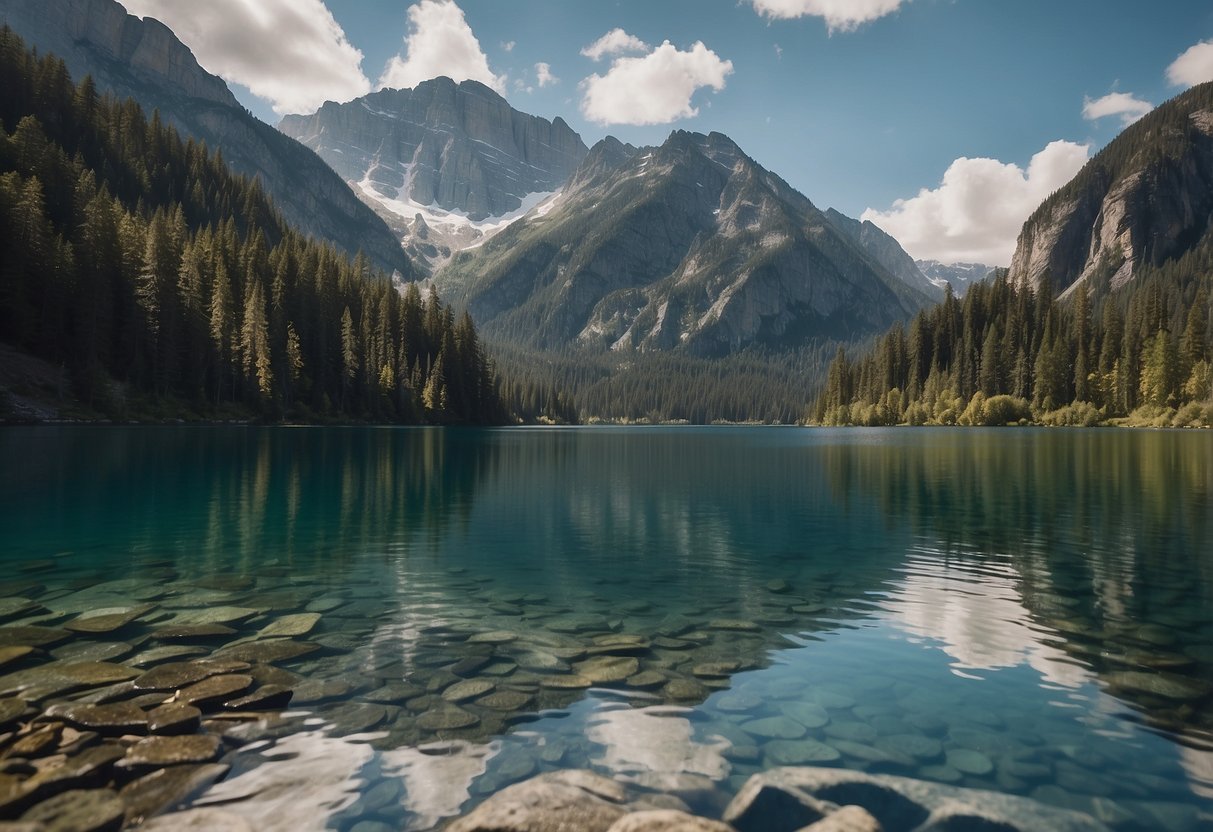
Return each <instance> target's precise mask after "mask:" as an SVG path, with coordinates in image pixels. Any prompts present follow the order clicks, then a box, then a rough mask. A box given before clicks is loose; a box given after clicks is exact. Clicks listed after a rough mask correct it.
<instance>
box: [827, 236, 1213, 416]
mask: <svg viewBox="0 0 1213 832" xmlns="http://www.w3.org/2000/svg"><path fill="white" fill-rule="evenodd" d="M1211 294H1213V231H1210V232H1209V233H1207V234H1206V235H1205V237H1204V238H1203V239H1202V240H1201V242H1200V243H1199V244H1198V245H1196V246H1194V247H1192V248H1191V249H1189V251H1188V252H1187V253H1186V254H1185V255H1184V256H1183V257H1181V258H1178V259H1175V260H1172V261H1168V262H1167V263H1165V264H1163V265H1162V266H1159V267H1148V266H1141V267H1139V268H1138V270H1137V273H1136V276H1135V277H1134V279H1133V281H1132V282H1131V283H1130V284H1129V285H1128V286H1126V287H1123V288H1122V289H1120V290H1117V291H1113V292H1108V293H1100V294H1099V295H1097V296H1095V297H1092V295H1091V294H1089V292H1088V287H1087V286H1086V285H1085V284H1079V285H1078V286H1077V287H1076V288H1075V289H1074V290H1073V291H1072V292H1070V293H1069V295H1068V296H1067V297H1065V298H1063V299H1060V300H1058V299H1054V298H1053V297H1052V296H1051V294H1050V289H1049V287H1048V285H1047V283H1046V285H1045V286H1043V287H1042V288H1041V289H1040V291H1039V292H1036V291H1033V290H1032V289H1031V288H1030V287H1028V286H1022V285H1013V284H1012V283H1011V282H1009V281H1008V280H1007V279H1006V273H1005V272H1000V273H998V274H997V275H996V276H995V277H994V278H993V279H991V280H989V281H987V282H985V283H982V284H978V285H976V286H974V287H972V288H971V289H970V290H969V292H968V293H967V294H966V295H965V298H964V301H963V302H961V301H958V300H957V299H956V298H955V297H954V296H953V295H952V293H951V292H950V291H949V292H948V294H947V296H946V298H945V300H944V301H943V303H941V304H939V305H938V306H936V307H934V308H932V309H929V310H925V311H923V312H922V313H920V314H919V315H918V316H917V317H915V318H914V320H913V321H912V322H911V324H910V327H909V330H908V331H907V330H906V329H905V328H903V327H895V328H894V329H893V330H892V331H891V332H889V333H888V334H887V335H885V336H884V337H883V338H882V339H881V340H880V341H879V342H877V344H876V345H875V347H874V348H873V349H871V350H870V351H869V352H867V353H866V354H865V355H864V356H863V357H861V358H859V359H857V360H851V359H850V358H848V356H847V355H846V354H845V353H844V352H843V351H842V350H839V352H838V354H837V356H836V358H835V360H834V362H833V364H831V366H830V369H829V373H828V377H827V381H826V387H825V390H824V392H823V393H822V395H821V396H820V398H819V399H818V401H817V403H816V406H815V408H814V410H813V412H811V413H810V420H811V421H815V422H817V423H820V424H835V425H841V424H858V425H894V424H903V423H908V424H913V425H921V424H967V425H1002V424H1007V423H1010V422H1021V421H1036V422H1042V423H1046V424H1085V425H1093V424H1100V423H1103V422H1106V421H1109V420H1112V419H1117V418H1127V421H1128V422H1129V423H1132V424H1152V425H1158V426H1166V425H1176V426H1181V425H1202V424H1210V423H1213V401H1211V399H1210V393H1211V388H1213V372H1211V366H1210V364H1211V359H1213V354H1211V352H1210V343H1211V341H1213V338H1211V336H1210V329H1209V327H1210V315H1209V298H1210V295H1211Z"/></svg>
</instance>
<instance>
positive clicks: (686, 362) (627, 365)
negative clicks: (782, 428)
mask: <svg viewBox="0 0 1213 832" xmlns="http://www.w3.org/2000/svg"><path fill="white" fill-rule="evenodd" d="M493 354H494V356H496V358H497V360H498V362H499V364H500V366H501V369H502V372H503V374H504V375H505V376H506V377H507V378H509V379H510V383H508V384H506V385H505V390H504V393H505V398H506V401H507V403H508V404H509V405H510V406H511V407H512V408H515V409H516V411H515V412H518V413H520V414H527V413H530V414H532V415H533V414H534V413H535V412H536V410H538V411H539V414H540V415H547V416H549V418H554V419H555V420H556V421H572V419H571V418H570V416H571V414H572V413H576V414H577V418H578V419H579V420H580V421H584V422H590V421H599V420H601V421H611V422H645V421H647V422H677V421H685V422H689V423H691V424H696V425H702V424H711V423H712V422H764V423H778V424H791V423H795V422H797V421H798V420H800V419H801V418H802V417H803V415H804V410H805V405H806V402H807V401H808V394H807V393H806V391H807V390H812V389H818V388H820V386H821V380H822V379H824V377H825V370H826V367H827V366H828V364H829V358H830V356H832V355H833V354H834V345H833V344H830V345H824V346H815V347H813V348H808V347H806V348H804V349H802V350H800V351H797V352H778V353H766V352H759V351H757V350H752V351H747V352H743V353H740V354H737V355H732V356H726V357H723V358H714V359H706V358H696V357H694V356H689V355H686V354H684V353H665V352H632V351H627V352H622V353H613V352H612V353H606V354H599V353H591V352H576V353H565V354H559V353H543V352H535V351H530V350H526V349H521V348H517V347H510V346H508V345H505V344H497V343H494V344H493ZM557 391H563V392H557ZM528 402H530V403H529V404H528ZM562 405H567V407H568V408H569V411H566V412H565V413H564V414H563V415H556V414H560V413H561V411H560V410H559V408H560V407H561V406H562Z"/></svg>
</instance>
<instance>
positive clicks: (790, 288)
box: [435, 130, 929, 355]
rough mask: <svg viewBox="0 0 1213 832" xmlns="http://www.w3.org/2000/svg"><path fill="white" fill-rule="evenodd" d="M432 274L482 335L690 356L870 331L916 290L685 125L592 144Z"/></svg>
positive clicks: (806, 204)
mask: <svg viewBox="0 0 1213 832" xmlns="http://www.w3.org/2000/svg"><path fill="white" fill-rule="evenodd" d="M903 254H904V252H903ZM906 257H907V258H908V255H906ZM435 281H436V283H437V285H438V286H439V288H440V289H441V290H442V291H443V292H446V293H448V294H449V296H450V297H451V298H452V299H456V298H458V299H459V300H462V301H463V302H465V303H466V304H467V305H468V307H469V308H470V309H471V310H472V312H473V315H476V316H478V319H479V320H481V322H482V325H483V326H485V328H486V332H489V333H493V334H494V335H495V336H496V337H503V336H505V335H507V334H509V335H511V337H514V338H518V339H521V340H522V341H523V342H525V343H530V344H532V345H534V346H537V347H542V348H550V347H553V346H558V345H564V346H570V345H571V346H580V347H588V348H591V349H596V350H603V349H615V350H618V349H626V348H637V349H641V350H653V349H665V350H669V349H684V350H687V351H689V352H691V353H695V354H702V355H714V354H724V353H729V352H735V351H736V350H738V349H742V348H744V347H745V346H747V345H750V344H754V345H766V346H770V347H777V348H778V347H780V346H782V345H791V344H798V343H800V342H801V341H802V340H803V339H804V338H806V337H814V336H826V335H829V336H840V335H841V336H843V337H851V336H853V335H856V334H859V333H868V332H874V331H878V330H879V329H881V328H883V326H885V325H888V324H890V323H892V322H893V320H901V319H905V318H907V317H909V315H911V314H912V313H913V312H914V311H916V310H917V309H919V308H921V307H922V306H923V305H925V304H926V303H928V302H929V298H928V297H927V296H926V295H925V294H923V293H922V292H920V291H918V290H916V289H914V288H912V287H910V286H908V285H906V284H905V283H903V282H902V281H901V280H899V279H898V278H897V277H895V276H893V275H892V274H891V273H889V272H888V270H887V269H885V268H884V267H883V266H881V265H880V264H879V262H878V260H877V258H875V257H874V256H872V255H871V254H870V253H868V252H866V251H865V250H863V249H862V248H861V247H860V246H859V245H858V244H856V243H855V242H854V241H852V240H851V239H850V237H849V236H848V235H847V234H845V233H844V232H842V231H839V230H838V229H837V228H836V227H835V225H834V224H833V223H831V222H830V220H829V219H828V218H827V216H826V215H825V214H824V213H822V212H821V211H819V210H818V209H817V208H816V207H815V206H814V205H813V203H812V202H811V201H810V200H809V199H808V198H807V197H805V196H804V195H803V194H800V193H799V192H798V191H796V190H795V189H793V188H791V186H789V185H788V184H787V183H786V182H784V181H783V180H782V179H781V178H779V177H778V175H776V174H774V173H772V172H770V171H768V170H766V169H765V168H762V167H761V166H760V165H758V164H757V163H756V162H755V161H754V160H753V159H751V158H750V157H748V156H747V155H746V154H745V153H744V152H743V151H742V150H741V148H740V147H738V146H737V145H736V143H735V142H733V141H732V140H731V139H730V138H728V137H727V136H724V135H723V134H721V133H709V134H702V133H691V132H688V131H684V130H675V131H673V132H672V133H671V134H670V136H669V138H668V139H667V140H666V142H665V143H663V144H662V145H660V146H654V147H645V148H639V149H629V148H628V147H627V146H624V145H622V144H621V143H619V142H618V140H615V139H604V140H602V141H601V142H599V143H597V144H596V145H595V146H594V147H593V148H591V149H590V151H589V153H588V154H587V156H586V159H585V161H584V162H583V167H582V169H580V170H578V171H577V172H575V173H574V174H573V176H572V177H571V179H570V182H569V185H568V186H567V187H566V189H565V191H564V192H563V193H562V194H561V196H560V197H559V198H558V199H556V200H555V201H554V204H552V205H550V206H547V210H546V211H543V212H542V213H540V212H538V211H537V212H534V213H533V214H531V215H528V216H527V217H525V218H524V219H522V220H519V221H518V222H515V223H514V224H512V225H510V226H509V227H507V228H506V229H505V230H503V231H502V232H501V233H500V234H498V235H497V236H496V237H494V238H492V239H491V240H489V241H488V242H487V243H485V244H484V245H483V246H481V247H479V248H477V249H475V250H474V251H471V252H465V253H463V254H461V255H458V256H457V257H455V258H454V259H453V260H452V262H451V264H450V265H449V266H447V267H446V268H445V269H443V270H442V271H440V272H439V273H438V274H437V275H436V276H435Z"/></svg>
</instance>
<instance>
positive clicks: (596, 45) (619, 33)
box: [581, 29, 650, 61]
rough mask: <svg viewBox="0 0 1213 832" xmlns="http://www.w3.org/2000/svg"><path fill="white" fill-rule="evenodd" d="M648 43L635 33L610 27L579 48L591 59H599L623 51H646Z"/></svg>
mask: <svg viewBox="0 0 1213 832" xmlns="http://www.w3.org/2000/svg"><path fill="white" fill-rule="evenodd" d="M649 49H650V47H649V45H648V44H647V43H645V42H644V41H642V40H641V39H640V38H638V37H636V36H635V35H629V34H628V33H627V32H625V31H623V30H622V29H612V30H611V31H609V32H607V33H606V34H605V35H603V36H602V37H600V38H599V39H598V40H596V41H594V42H593V43H591V44H590V45H589V46H587V47H585V48H583V49H582V50H581V54H582V55H585V56H586V57H587V58H589V59H590V60H591V61H601V60H602V59H603V58H605V57H606V56H607V55H619V54H622V53H624V52H648V51H649Z"/></svg>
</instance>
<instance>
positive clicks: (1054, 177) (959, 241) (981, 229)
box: [863, 141, 1091, 266]
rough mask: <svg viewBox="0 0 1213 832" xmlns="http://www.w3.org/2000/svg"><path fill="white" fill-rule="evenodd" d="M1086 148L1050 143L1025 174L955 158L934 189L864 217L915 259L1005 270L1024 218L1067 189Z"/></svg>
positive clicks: (990, 163) (1009, 166)
mask: <svg viewBox="0 0 1213 832" xmlns="http://www.w3.org/2000/svg"><path fill="white" fill-rule="evenodd" d="M1090 151H1091V148H1090V145H1085V144H1075V143H1073V142H1066V141H1055V142H1050V143H1049V145H1048V146H1047V147H1045V149H1044V150H1042V151H1040V152H1039V153H1037V154H1036V155H1035V156H1033V157H1032V161H1031V162H1030V163H1029V164H1028V169H1027V170H1026V171H1025V170H1024V169H1023V168H1021V167H1019V166H1018V165H1013V164H1007V163H1005V162H1000V161H998V160H997V159H968V158H965V157H961V158H959V159H957V160H956V161H954V162H952V164H951V165H950V166H949V167H948V170H947V172H946V173H944V175H943V181H942V182H941V183H940V185H939V187H938V188H935V189H934V190H928V189H926V188H923V189H922V190H921V191H919V192H918V195H917V196H915V197H911V198H909V199H899V200H897V201H896V202H894V203H893V207H892V208H890V209H889V210H888V211H876V210H874V209H872V208H869V209H867V210H866V211H864V212H863V219H865V220H871V221H872V222H874V223H875V224H876V225H878V226H880V227H881V228H882V229H884V230H885V231H886V232H888V233H889V234H891V235H893V237H895V238H896V239H897V241H898V242H899V243H901V245H902V247H903V248H904V249H905V250H906V251H908V252H909V253H910V254H911V255H912V256H913V257H914V258H916V259H919V260H939V261H941V262H944V263H956V262H969V263H988V264H989V265H992V266H1006V265H1009V264H1010V262H1011V255H1012V254H1013V253H1014V252H1015V238H1016V237H1017V236H1018V235H1019V231H1020V228H1021V227H1022V226H1023V223H1024V220H1026V219H1027V218H1028V215H1029V214H1031V213H1032V211H1034V210H1035V209H1036V207H1037V206H1038V205H1040V203H1041V202H1042V201H1044V199H1045V197H1047V196H1048V195H1049V194H1051V193H1052V192H1053V191H1055V190H1057V189H1058V188H1060V187H1061V186H1062V185H1064V184H1066V183H1067V182H1069V181H1070V179H1072V178H1073V177H1074V175H1075V174H1076V173H1078V171H1079V169H1080V168H1082V166H1083V165H1084V164H1086V161H1087V159H1088V157H1089V156H1090Z"/></svg>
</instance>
